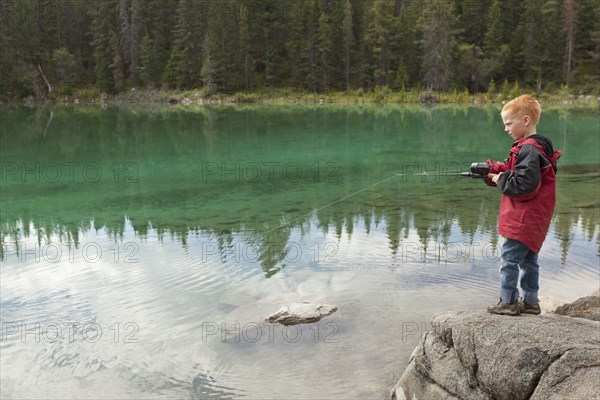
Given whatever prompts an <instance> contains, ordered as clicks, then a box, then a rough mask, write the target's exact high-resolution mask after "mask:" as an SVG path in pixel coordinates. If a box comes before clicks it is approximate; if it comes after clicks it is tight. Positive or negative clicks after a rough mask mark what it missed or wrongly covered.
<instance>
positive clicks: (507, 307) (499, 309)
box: [487, 299, 521, 316]
mask: <svg viewBox="0 0 600 400" xmlns="http://www.w3.org/2000/svg"><path fill="white" fill-rule="evenodd" d="M487 310H488V312H489V313H490V314H500V315H513V316H515V315H519V314H520V313H521V309H520V308H519V304H518V303H517V302H514V303H512V304H506V303H504V302H503V301H502V299H500V301H499V302H498V304H492V305H491V306H489V307H488V308H487Z"/></svg>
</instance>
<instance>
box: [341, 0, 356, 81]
mask: <svg viewBox="0 0 600 400" xmlns="http://www.w3.org/2000/svg"><path fill="white" fill-rule="evenodd" d="M342 32H343V43H344V78H345V81H346V91H348V90H350V70H351V60H352V59H351V57H350V55H351V50H352V46H353V44H354V32H353V30H352V3H351V2H350V0H346V1H345V2H344V8H343V19H342Z"/></svg>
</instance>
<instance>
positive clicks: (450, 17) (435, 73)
mask: <svg viewBox="0 0 600 400" xmlns="http://www.w3.org/2000/svg"><path fill="white" fill-rule="evenodd" d="M455 24H456V16H455V13H454V4H453V3H452V2H451V1H450V0H427V1H426V2H425V8H424V10H423V15H422V17H421V20H420V27H421V30H422V34H423V39H422V42H421V46H422V49H423V61H422V63H421V68H422V73H423V83H424V84H425V86H426V87H427V88H428V89H431V90H446V89H448V87H449V84H450V82H451V79H452V76H451V71H452V56H453V54H454V51H455V47H456V44H457V41H456V33H457V32H456V28H455Z"/></svg>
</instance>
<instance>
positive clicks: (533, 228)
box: [486, 135, 562, 253]
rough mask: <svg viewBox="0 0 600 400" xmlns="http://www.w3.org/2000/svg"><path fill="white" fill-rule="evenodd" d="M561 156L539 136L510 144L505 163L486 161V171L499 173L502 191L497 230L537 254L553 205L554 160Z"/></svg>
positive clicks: (554, 198)
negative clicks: (487, 168)
mask: <svg viewBox="0 0 600 400" xmlns="http://www.w3.org/2000/svg"><path fill="white" fill-rule="evenodd" d="M561 155H562V153H561V152H560V151H558V150H554V148H553V147H552V142H551V141H550V140H549V139H547V138H545V137H543V136H540V135H534V136H530V137H529V138H527V139H521V140H518V141H516V142H515V143H513V145H512V148H511V151H510V154H509V156H508V159H507V160H506V161H505V162H498V161H492V160H488V165H489V166H490V167H491V170H490V172H491V173H494V174H500V175H499V177H498V182H497V184H494V183H493V182H492V181H491V180H490V179H487V180H486V183H487V184H488V185H490V186H498V188H499V189H500V191H501V192H502V200H501V201H500V216H499V218H498V232H499V233H500V235H502V236H504V237H506V238H510V239H515V240H518V241H520V242H521V243H523V244H524V245H525V246H527V247H528V248H529V249H530V250H531V251H533V252H535V253H539V251H540V249H541V247H542V243H544V239H545V238H546V234H547V233H548V229H549V227H550V221H551V219H552V213H553V212H554V206H555V204H556V161H557V160H558V158H559V157H560V156H561Z"/></svg>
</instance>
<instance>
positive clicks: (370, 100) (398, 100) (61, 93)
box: [3, 86, 600, 108]
mask: <svg viewBox="0 0 600 400" xmlns="http://www.w3.org/2000/svg"><path fill="white" fill-rule="evenodd" d="M520 94H533V91H530V90H527V89H520V88H519V87H518V86H515V87H510V88H508V89H506V88H504V90H499V91H489V92H487V93H477V94H472V93H469V92H468V91H466V90H465V91H457V90H454V91H449V92H433V91H423V90H399V91H394V90H391V89H388V88H387V87H379V88H376V89H374V90H368V91H365V90H363V89H358V90H350V91H348V92H327V93H315V92H307V91H303V90H295V89H293V88H278V89H269V88H267V89H263V90H254V91H239V92H234V93H208V92H207V91H206V90H204V89H194V90H185V91H177V90H157V89H136V88H130V89H129V90H126V91H123V92H122V93H119V94H115V95H108V94H105V93H100V92H99V91H98V89H96V88H95V87H85V88H76V89H72V88H61V87H58V88H55V90H54V91H53V92H52V93H49V94H48V95H47V96H46V97H44V98H41V99H34V98H33V97H29V98H27V99H19V100H16V99H15V100H10V101H6V100H4V101H3V102H4V103H9V104H23V103H25V104H27V105H35V104H48V103H51V104H52V103H58V104H107V105H119V104H132V103H134V104H135V103H139V104H181V105H202V104H281V105H286V104H340V105H358V104H458V105H478V106H484V105H488V104H502V103H503V102H505V101H508V100H510V99H512V98H514V97H516V96H518V95H520ZM536 97H537V98H538V99H539V100H540V101H541V102H542V103H545V104H553V105H576V106H585V107H591V108H596V107H598V106H599V105H600V96H598V95H590V94H588V95H584V94H572V93H570V92H569V91H568V90H566V89H561V90H558V91H557V92H555V93H542V94H540V95H537V96H536Z"/></svg>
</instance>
